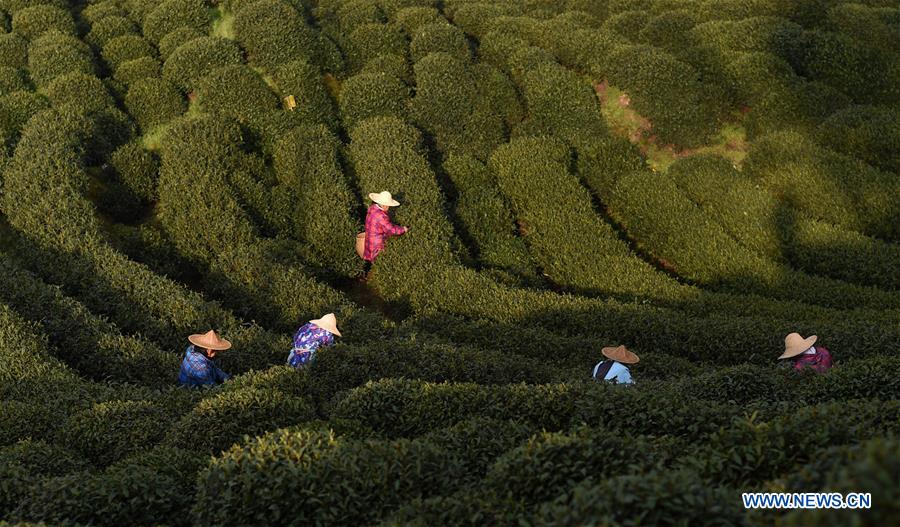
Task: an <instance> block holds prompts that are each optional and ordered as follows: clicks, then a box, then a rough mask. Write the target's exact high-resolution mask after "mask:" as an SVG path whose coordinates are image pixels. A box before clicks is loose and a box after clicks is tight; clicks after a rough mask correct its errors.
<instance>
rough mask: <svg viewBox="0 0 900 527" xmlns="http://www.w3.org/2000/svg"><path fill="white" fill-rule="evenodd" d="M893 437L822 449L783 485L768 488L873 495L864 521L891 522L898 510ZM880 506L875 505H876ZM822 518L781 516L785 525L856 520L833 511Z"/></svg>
mask: <svg viewBox="0 0 900 527" xmlns="http://www.w3.org/2000/svg"><path fill="white" fill-rule="evenodd" d="M897 447H898V444H897V440H896V439H894V438H877V439H871V440H868V441H865V442H862V443H860V444H858V445H852V446H837V447H832V448H829V449H825V450H821V451H820V452H821V454H822V455H821V456H820V457H819V458H818V459H815V460H813V461H811V462H810V463H808V464H807V465H804V466H803V467H800V468H799V470H797V471H796V472H795V473H794V474H791V475H790V476H789V477H788V478H785V479H786V480H787V481H785V484H784V485H780V484H778V483H776V484H773V485H771V487H773V491H775V489H777V491H786V492H806V491H810V490H815V491H826V492H840V493H842V494H847V493H850V492H868V493H870V494H872V505H873V506H872V509H870V510H867V511H866V513H865V518H866V519H867V520H870V521H873V522H875V524H882V523H885V522H887V523H890V522H891V521H892V520H891V518H893V517H895V516H896V514H897V512H898V510H897V498H898V496H897V483H896V480H897V473H898V470H900V467H898V466H897V456H896V455H894V452H896V450H897ZM879 503H880V504H882V505H877V506H876V505H875V504H879ZM832 512H833V514H829V515H828V516H827V517H824V515H822V514H821V513H819V512H818V511H791V512H789V513H787V514H786V515H785V516H784V519H783V521H784V523H785V525H791V526H797V525H811V524H813V523H827V522H836V523H838V522H839V523H852V522H854V521H859V515H858V514H856V513H854V512H853V511H837V510H836V511H832Z"/></svg>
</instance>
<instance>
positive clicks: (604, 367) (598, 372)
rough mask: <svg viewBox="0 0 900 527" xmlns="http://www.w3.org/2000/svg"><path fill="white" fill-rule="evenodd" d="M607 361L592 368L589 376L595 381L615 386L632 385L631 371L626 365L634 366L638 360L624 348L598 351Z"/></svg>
mask: <svg viewBox="0 0 900 527" xmlns="http://www.w3.org/2000/svg"><path fill="white" fill-rule="evenodd" d="M600 352H601V353H603V356H604V357H606V359H607V360H603V361H600V362H598V363H597V365H596V366H594V370H593V372H592V373H591V376H592V377H593V378H594V379H595V380H598V381H599V380H603V381H606V382H610V383H615V384H634V381H633V380H632V379H631V371H630V370H629V369H628V366H626V364H636V363H637V362H638V361H639V360H640V358H638V356H637V355H635V354H634V353H632V352H631V351H629V350H628V348H626V347H625V346H618V347H607V348H603V349H602V350H600Z"/></svg>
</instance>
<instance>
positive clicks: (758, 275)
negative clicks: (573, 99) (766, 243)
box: [607, 171, 900, 309]
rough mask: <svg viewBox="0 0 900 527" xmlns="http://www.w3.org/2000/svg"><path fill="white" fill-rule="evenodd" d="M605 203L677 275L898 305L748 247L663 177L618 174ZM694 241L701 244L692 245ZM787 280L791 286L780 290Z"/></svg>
mask: <svg viewBox="0 0 900 527" xmlns="http://www.w3.org/2000/svg"><path fill="white" fill-rule="evenodd" d="M607 206H608V210H609V212H610V214H611V215H612V217H614V218H615V219H616V220H617V221H618V222H619V223H620V224H621V225H622V226H623V227H624V228H625V229H627V231H628V232H629V235H630V236H632V237H633V238H634V239H636V240H638V241H639V243H640V244H641V246H642V247H643V248H644V249H645V250H647V251H648V252H650V253H651V254H653V255H654V257H656V258H657V259H660V260H664V261H666V262H668V263H669V265H671V266H672V267H673V268H674V269H675V271H676V272H678V273H679V275H681V276H684V277H687V278H689V279H691V280H694V281H696V282H697V283H698V284H701V285H704V286H707V287H710V288H712V289H716V290H722V291H724V292H731V293H735V294H739V293H754V294H758V295H762V296H765V297H770V298H774V299H781V300H785V301H791V300H795V301H798V302H805V303H809V304H816V305H821V306H826V307H832V308H837V309H841V308H845V307H849V306H852V307H860V308H871V309H880V308H882V307H885V308H893V307H895V306H898V305H900V304H898V302H900V299H897V298H895V297H894V296H895V295H890V294H885V293H882V292H880V291H878V290H876V289H871V288H863V287H859V286H853V285H850V284H845V283H842V282H837V281H831V280H828V279H825V278H819V277H812V276H809V275H806V274H804V273H800V272H797V271H794V270H792V269H790V268H788V267H786V266H783V265H779V264H777V263H774V262H772V261H770V260H768V259H766V258H764V257H761V256H759V255H758V254H757V253H754V252H753V251H751V250H748V249H747V248H746V247H743V246H741V245H740V244H739V243H738V242H737V241H735V240H734V239H733V238H731V237H730V236H729V235H728V234H727V232H726V231H725V229H723V228H722V227H721V225H719V224H717V223H715V222H714V221H713V220H712V219H711V218H709V217H708V216H706V215H705V214H704V213H703V211H702V210H700V209H699V208H697V206H696V205H695V204H694V203H693V202H691V201H690V200H689V199H688V198H687V196H686V195H685V194H684V193H682V192H681V191H680V190H679V189H678V187H677V186H676V185H675V184H674V182H673V181H672V180H671V179H670V178H668V177H666V176H659V175H657V174H655V173H653V172H650V171H642V172H635V173H634V174H631V175H629V176H625V177H623V178H620V179H619V180H618V182H617V183H616V187H615V188H614V189H613V192H612V193H611V195H610V196H608V198H607ZM659 214H663V215H664V217H666V218H669V219H668V220H667V222H665V223H663V222H659V221H652V220H649V216H648V215H652V216H653V217H658V216H657V215H659ZM696 240H704V243H702V244H698V243H697V242H696ZM787 284H792V285H793V287H796V289H793V288H791V289H788V288H786V285H787ZM788 291H789V292H788ZM785 307H786V308H787V306H785Z"/></svg>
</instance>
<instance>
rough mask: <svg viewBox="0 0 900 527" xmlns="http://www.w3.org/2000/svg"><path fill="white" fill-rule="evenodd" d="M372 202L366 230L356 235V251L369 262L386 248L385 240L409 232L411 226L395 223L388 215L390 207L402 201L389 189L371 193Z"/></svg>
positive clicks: (367, 214) (367, 215)
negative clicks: (394, 196) (395, 197)
mask: <svg viewBox="0 0 900 527" xmlns="http://www.w3.org/2000/svg"><path fill="white" fill-rule="evenodd" d="M369 199H371V200H372V204H371V205H370V206H369V210H368V212H367V213H366V232H364V233H362V232H361V233H359V234H357V235H356V252H357V254H359V255H360V257H362V259H363V260H366V261H367V262H374V261H375V258H376V257H377V256H378V253H380V252H381V251H382V250H383V249H384V242H385V240H386V239H387V238H389V237H391V236H400V235H402V234H406V233H407V232H409V227H401V226H399V225H394V223H392V222H391V218H390V217H389V216H388V209H390V208H391V207H397V206H399V205H400V203H399V202H398V201H397V200H395V199H394V198H393V196H391V193H390V192H388V191H384V192H379V193H378V194H375V193H372V194H369Z"/></svg>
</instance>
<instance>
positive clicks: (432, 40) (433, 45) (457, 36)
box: [409, 22, 472, 62]
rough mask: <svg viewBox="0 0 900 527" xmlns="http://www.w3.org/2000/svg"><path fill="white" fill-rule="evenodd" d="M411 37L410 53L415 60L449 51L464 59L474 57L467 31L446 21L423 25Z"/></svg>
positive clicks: (468, 59)
mask: <svg viewBox="0 0 900 527" xmlns="http://www.w3.org/2000/svg"><path fill="white" fill-rule="evenodd" d="M410 38H411V41H410V43H409V54H410V57H411V58H412V60H413V61H414V62H417V61H418V60H420V59H422V58H423V57H425V56H426V55H428V54H429V53H434V52H443V53H449V54H450V55H452V56H454V57H456V58H458V59H460V60H462V61H470V60H471V59H472V50H471V49H469V41H468V40H466V35H465V33H463V32H462V30H460V29H459V28H458V27H456V26H453V25H450V24H448V23H446V22H439V23H435V24H426V25H421V26H419V27H417V28H416V29H415V30H414V31H413V32H412V33H411V34H410Z"/></svg>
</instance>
